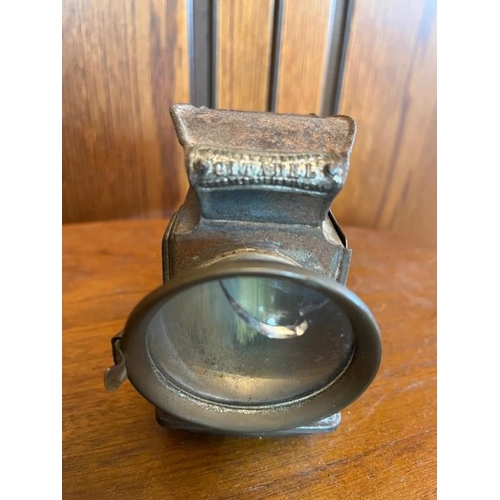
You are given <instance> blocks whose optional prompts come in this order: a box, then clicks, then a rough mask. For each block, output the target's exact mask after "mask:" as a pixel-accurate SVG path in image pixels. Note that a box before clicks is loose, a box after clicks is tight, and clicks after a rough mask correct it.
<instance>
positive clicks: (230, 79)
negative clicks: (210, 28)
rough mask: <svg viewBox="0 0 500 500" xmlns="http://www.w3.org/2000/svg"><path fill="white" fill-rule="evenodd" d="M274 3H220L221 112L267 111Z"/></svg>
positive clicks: (218, 91) (234, 0)
mask: <svg viewBox="0 0 500 500" xmlns="http://www.w3.org/2000/svg"><path fill="white" fill-rule="evenodd" d="M273 12H274V0H252V1H251V2H248V1H247V0H218V1H217V27H216V29H217V61H216V65H217V83H216V94H217V96H216V103H217V108H219V109H239V110H245V111H266V110H267V104H268V98H269V78H270V74H271V46H272V36H273Z"/></svg>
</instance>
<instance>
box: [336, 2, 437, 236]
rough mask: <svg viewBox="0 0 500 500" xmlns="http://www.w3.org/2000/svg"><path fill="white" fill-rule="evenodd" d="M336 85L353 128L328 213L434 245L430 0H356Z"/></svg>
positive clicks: (432, 24) (433, 5)
mask: <svg viewBox="0 0 500 500" xmlns="http://www.w3.org/2000/svg"><path fill="white" fill-rule="evenodd" d="M342 89H343V91H342V98H341V103H340V113H342V114H347V115H349V116H352V117H353V118H354V119H355V120H356V122H357V125H358V134H357V137H356V142H355V146H354V150H353V154H352V158H351V171H350V173H349V177H348V180H347V183H346V186H345V188H344V190H343V191H342V193H341V194H340V195H339V197H338V200H337V201H336V202H335V203H334V205H333V210H334V212H335V215H336V216H337V217H338V219H339V220H340V221H341V222H343V223H345V224H355V225H361V226H367V227H373V228H383V229H391V230H394V231H397V232H398V233H400V234H405V235H408V236H412V237H413V238H414V239H420V240H423V241H426V242H429V243H435V241H436V192H437V189H436V184H437V181H436V1H435V0H408V1H405V2H401V1H399V0H360V1H357V2H356V3H355V7H354V15H353V19H352V23H351V31H350V39H349V46H348V52H347V58H346V67H345V73H344V80H343V83H342Z"/></svg>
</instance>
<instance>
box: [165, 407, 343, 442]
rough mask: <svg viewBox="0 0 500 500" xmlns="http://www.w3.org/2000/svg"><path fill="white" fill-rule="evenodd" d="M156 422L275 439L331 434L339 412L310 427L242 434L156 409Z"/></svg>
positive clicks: (172, 426)
mask: <svg viewBox="0 0 500 500" xmlns="http://www.w3.org/2000/svg"><path fill="white" fill-rule="evenodd" d="M156 420H157V421H158V423H159V424H160V425H162V426H163V427H168V428H170V429H182V430H187V431H194V432H207V433H210V434H231V435H238V436H242V437H275V436H293V435H305V434H318V433H325V432H333V431H334V430H336V429H337V427H338V426H339V425H340V420H341V416H340V412H339V413H334V414H333V415H331V416H329V417H326V418H324V419H323V420H320V421H319V422H316V423H314V424H311V425H304V426H302V427H295V428H294V429H286V430H283V431H267V432H244V433H234V432H231V433H226V432H224V431H220V430H217V429H211V428H209V427H204V426H203V425H198V424H194V423H192V422H188V421H186V420H182V419H180V418H178V417H174V416H173V415H170V414H169V413H167V412H165V411H163V410H161V409H160V408H156Z"/></svg>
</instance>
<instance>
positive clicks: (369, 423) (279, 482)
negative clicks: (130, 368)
mask: <svg viewBox="0 0 500 500" xmlns="http://www.w3.org/2000/svg"><path fill="white" fill-rule="evenodd" d="M166 224H167V221H164V220H148V221H123V222H122V221H120V222H105V223H92V224H74V225H66V226H63V493H64V498H65V499H72V498H77V499H93V500H96V499H99V500H104V499H115V498H116V499H120V500H124V499H132V500H134V499H151V500H155V499H177V498H179V499H183V500H188V499H217V500H218V499H234V498H244V499H309V498H325V499H330V498H331V499H333V498H335V499H336V498H345V499H351V498H360V499H405V500H408V499H419V500H420V499H427V498H435V496H436V252H435V249H434V248H429V247H427V248H423V247H418V246H415V244H411V243H408V242H405V241H403V240H401V239H398V238H397V237H395V236H393V235H391V234H389V233H381V232H374V231H371V230H367V229H359V228H349V227H347V228H344V230H345V232H346V234H347V237H348V239H349V244H350V245H349V246H350V247H351V248H352V249H353V261H352V266H351V271H350V275H349V279H348V286H349V288H351V289H352V290H353V291H354V292H355V293H357V294H358V295H359V296H360V297H361V298H362V299H363V300H364V301H365V303H366V304H367V305H368V306H369V307H370V308H371V310H372V312H373V314H374V315H375V317H376V318H377V321H378V323H379V326H380V329H381V332H382V342H383V357H382V365H381V368H380V371H379V373H378V375H377V377H376V379H375V381H374V382H373V384H372V385H371V386H370V387H369V389H368V390H367V391H366V392H365V393H364V394H363V395H362V396H361V398H360V399H358V400H357V401H356V402H355V403H353V404H352V405H351V406H349V407H348V408H346V409H345V410H344V411H343V412H342V423H341V424H340V427H339V428H338V430H337V431H336V432H334V433H331V434H320V435H312V436H299V437H280V438H272V439H270V438H266V439H259V438H235V437H223V436H214V435H205V434H194V433H189V432H187V431H173V430H167V429H165V428H163V427H160V426H159V425H158V424H157V423H156V421H155V417H154V409H153V407H152V406H151V405H150V404H149V403H148V402H147V401H146V400H145V399H143V398H142V397H141V396H140V395H139V394H138V393H137V392H136V391H135V390H134V389H133V388H132V386H131V385H130V383H128V382H126V383H125V384H124V385H123V386H122V387H121V388H120V389H119V390H118V392H116V393H114V394H108V393H107V392H106V391H105V389H104V385H103V373H104V370H105V369H106V368H107V367H108V366H109V365H111V364H112V357H111V348H110V338H111V337H112V336H113V335H114V334H116V333H117V332H119V331H120V330H121V329H122V327H123V325H124V321H125V319H126V317H127V315H128V314H129V312H130V311H131V309H132V308H133V307H134V305H135V304H136V303H137V302H138V301H139V300H140V299H141V298H142V297H143V296H144V295H146V294H147V293H148V292H149V291H151V290H152V289H153V288H155V287H156V286H158V285H159V284H161V276H162V273H161V239H162V236H163V232H164V230H165V227H166Z"/></svg>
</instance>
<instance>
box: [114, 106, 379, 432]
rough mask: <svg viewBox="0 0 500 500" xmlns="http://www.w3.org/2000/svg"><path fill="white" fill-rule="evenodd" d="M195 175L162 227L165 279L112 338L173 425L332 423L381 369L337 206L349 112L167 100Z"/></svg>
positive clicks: (121, 375) (122, 366)
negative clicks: (349, 281)
mask: <svg viewBox="0 0 500 500" xmlns="http://www.w3.org/2000/svg"><path fill="white" fill-rule="evenodd" d="M171 114H172V118H173V121H174V124H175V128H176V131H177V135H178V138H179V141H180V143H181V144H182V146H183V147H184V152H185V162H186V170H187V173H188V176H189V182H190V185H191V189H190V191H189V193H188V194H187V197H186V200H185V202H184V204H183V206H182V207H181V208H180V209H179V211H178V212H177V213H176V214H175V215H174V216H173V218H172V219H171V221H170V224H169V225H168V228H167V230H166V233H165V236H164V239H163V251H162V257H163V281H164V284H163V285H162V286H161V287H159V288H158V289H156V290H155V291H153V292H152V293H151V294H149V295H148V296H146V297H145V298H144V299H143V300H142V301H141V302H140V303H139V304H138V305H137V306H136V308H135V309H134V310H133V311H132V313H131V314H130V316H129V318H128V320H127V322H126V325H125V328H124V330H123V332H121V333H120V334H119V335H117V336H116V337H114V338H113V339H112V349H113V357H114V362H115V364H114V366H113V367H111V368H109V369H108V370H107V372H106V374H105V384H106V387H107V388H108V390H110V391H113V390H115V389H116V388H117V387H118V386H119V385H120V384H121V383H122V382H123V381H124V380H125V379H126V378H128V379H129V380H130V382H131V383H132V384H133V385H134V386H135V388H136V389H137V390H138V391H139V392H140V393H141V394H142V395H143V396H144V397H145V398H146V399H148V400H149V401H150V402H151V403H153V404H154V405H155V407H156V416H157V420H158V421H159V422H160V423H161V424H163V425H166V426H170V427H176V428H184V429H193V430H205V431H211V432H224V433H237V434H244V435H269V434H282V433H285V434H293V433H306V432H320V431H328V430H333V429H335V428H336V427H337V425H338V424H339V422H340V413H339V412H340V410H341V409H343V408H344V407H346V406H347V405H348V404H350V403H351V402H353V401H354V400H355V399H356V398H358V397H359V396H360V395H361V394H362V393H363V391H364V390H365V389H366V388H367V387H368V386H369V384H370V383H371V381H372V380H373V378H374V376H375V374H376V372H377V370H378V367H379V364H380V357H381V342H380V335H379V331H378V327H377V325H376V322H375V320H374V318H373V316H372V315H371V313H370V311H369V310H368V308H367V307H366V305H364V304H363V302H362V301H361V300H360V299H359V298H358V297H357V296H356V295H354V294H353V293H352V292H351V291H349V290H348V289H347V288H346V287H345V282H346V278H347V272H348V268H349V262H350V257H351V251H350V250H349V249H348V248H347V242H346V239H345V237H344V235H343V233H342V231H341V229H340V227H339V225H338V224H337V222H336V221H335V219H334V217H333V215H332V214H331V212H330V208H329V207H330V204H331V202H332V200H333V199H334V197H335V196H336V195H337V194H338V193H339V191H340V190H341V188H342V186H343V185H344V182H345V180H346V176H347V172H348V167H349V154H350V151H351V148H352V144H353V141H354V136H355V123H354V122H353V120H352V119H351V118H349V117H346V116H334V117H330V118H319V117H317V116H314V115H309V116H301V115H281V114H275V113H255V112H241V111H226V110H211V109H207V108H196V107H193V106H190V105H187V104H180V105H175V106H173V107H172V109H171Z"/></svg>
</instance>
